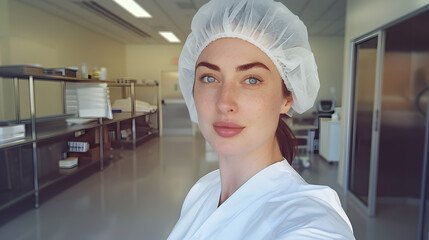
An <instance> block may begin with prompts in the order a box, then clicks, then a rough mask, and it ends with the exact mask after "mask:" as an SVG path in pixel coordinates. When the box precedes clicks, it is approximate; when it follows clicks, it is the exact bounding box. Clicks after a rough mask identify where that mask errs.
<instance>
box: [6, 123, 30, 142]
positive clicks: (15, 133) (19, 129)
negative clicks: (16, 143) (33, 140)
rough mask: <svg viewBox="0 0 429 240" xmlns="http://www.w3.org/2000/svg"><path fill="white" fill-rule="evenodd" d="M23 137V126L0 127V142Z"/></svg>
mask: <svg viewBox="0 0 429 240" xmlns="http://www.w3.org/2000/svg"><path fill="white" fill-rule="evenodd" d="M24 137H25V125H24V124H19V125H7V126H0V142H2V141H11V140H15V139H19V138H24Z"/></svg>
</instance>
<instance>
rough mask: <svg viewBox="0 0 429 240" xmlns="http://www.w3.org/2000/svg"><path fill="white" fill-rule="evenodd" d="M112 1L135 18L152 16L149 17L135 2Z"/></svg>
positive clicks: (126, 0) (124, 0)
mask: <svg viewBox="0 0 429 240" xmlns="http://www.w3.org/2000/svg"><path fill="white" fill-rule="evenodd" d="M113 1H114V2H115V3H117V4H118V5H119V6H121V7H123V8H124V9H125V10H127V11H128V12H129V13H131V14H132V15H134V16H135V17H137V18H151V17H152V15H150V14H149V13H148V12H147V11H146V10H144V9H143V8H142V7H141V6H140V5H139V4H138V3H136V1H135V0H113Z"/></svg>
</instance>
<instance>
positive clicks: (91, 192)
mask: <svg viewBox="0 0 429 240" xmlns="http://www.w3.org/2000/svg"><path fill="white" fill-rule="evenodd" d="M121 155H122V158H121V159H120V160H117V161H114V162H113V163H112V164H111V165H109V166H108V167H107V168H106V169H105V170H104V171H103V172H98V173H96V174H93V175H91V176H90V177H88V178H87V179H85V180H83V181H81V182H79V183H78V184H76V185H74V186H73V187H71V188H69V189H67V190H66V191H64V192H62V193H60V194H58V195H56V196H55V197H53V198H51V199H49V200H48V201H47V202H45V203H44V204H42V205H41V206H40V208H39V209H34V210H31V211H29V212H27V213H25V214H23V215H21V216H19V217H17V218H15V219H13V220H11V221H10V222H9V223H7V224H5V225H3V226H1V227H0V239H20V240H24V239H31V240H33V239H37V240H42V239H43V240H51V239H103V240H108V239H124V240H126V239H149V240H153V239H166V237H167V236H168V234H169V232H170V231H171V229H172V227H173V226H174V224H175V222H176V221H177V219H178V217H179V212H180V208H181V204H182V202H183V199H184V197H185V195H186V193H187V192H188V190H189V188H190V187H191V186H192V185H193V183H194V182H195V181H196V180H197V179H199V178H200V177H201V176H203V175H204V174H206V173H207V172H209V171H211V170H214V169H216V168H217V162H216V154H215V153H214V152H212V151H211V150H210V149H209V148H208V147H207V146H206V144H205V142H204V139H203V138H202V137H201V136H197V137H191V136H189V137H178V136H177V137H162V138H155V139H153V140H150V141H149V142H147V143H145V144H143V145H141V146H140V147H138V148H137V149H136V151H131V150H125V151H122V152H121ZM312 162H313V165H312V167H311V168H310V169H300V168H299V166H296V167H297V169H298V171H299V172H300V173H301V175H302V176H303V177H304V178H305V179H306V180H307V181H308V182H310V183H313V184H324V185H329V186H331V187H332V188H334V189H335V190H337V191H339V187H338V185H337V184H336V176H337V165H336V164H328V163H326V162H325V161H324V160H323V159H321V158H320V157H319V156H318V155H313V157H312ZM339 195H340V198H341V200H342V203H343V206H344V208H345V209H346V212H347V214H348V215H349V218H350V220H351V222H352V225H353V227H354V231H355V236H356V239H368V240H372V239H390V240H394V239H407V240H408V239H417V213H418V208H417V207H410V206H397V205H379V206H377V217H375V218H368V217H366V216H365V214H363V213H362V212H361V211H360V210H359V209H357V207H356V205H355V204H354V203H353V202H352V201H350V199H349V198H348V197H345V196H343V195H341V194H339Z"/></svg>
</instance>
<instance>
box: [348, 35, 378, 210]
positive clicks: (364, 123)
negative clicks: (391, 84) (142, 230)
mask: <svg viewBox="0 0 429 240" xmlns="http://www.w3.org/2000/svg"><path fill="white" fill-rule="evenodd" d="M382 40H383V34H382V32H378V33H376V34H372V35H370V36H367V37H365V38H362V39H360V40H357V41H355V42H354V43H353V55H352V59H353V67H354V68H353V97H352V106H353V108H352V117H351V120H352V122H351V146H350V149H351V152H350V154H349V158H350V161H349V174H348V177H349V178H348V191H349V192H350V193H352V196H354V198H355V199H357V202H358V203H359V205H360V206H361V207H363V208H364V209H365V210H366V211H367V213H368V215H370V216H373V215H374V213H375V200H376V186H377V165H378V158H377V149H378V146H377V144H378V127H379V118H380V116H379V109H380V99H379V98H380V95H381V72H382V71H381V69H382V56H383V47H382V45H383V41H382Z"/></svg>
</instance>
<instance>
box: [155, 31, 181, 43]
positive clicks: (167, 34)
mask: <svg viewBox="0 0 429 240" xmlns="http://www.w3.org/2000/svg"><path fill="white" fill-rule="evenodd" d="M159 34H160V35H161V36H163V37H164V38H165V39H167V41H169V42H172V43H179V42H180V39H178V38H177V37H176V35H174V33H173V32H159Z"/></svg>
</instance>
